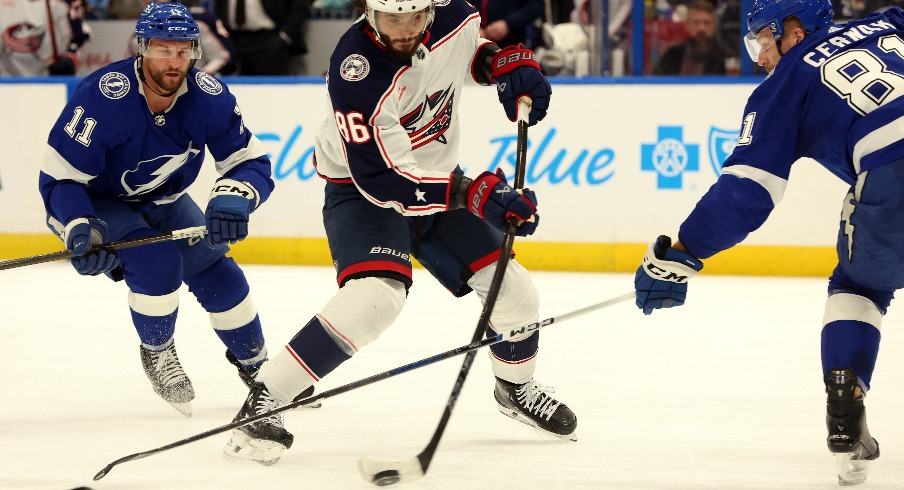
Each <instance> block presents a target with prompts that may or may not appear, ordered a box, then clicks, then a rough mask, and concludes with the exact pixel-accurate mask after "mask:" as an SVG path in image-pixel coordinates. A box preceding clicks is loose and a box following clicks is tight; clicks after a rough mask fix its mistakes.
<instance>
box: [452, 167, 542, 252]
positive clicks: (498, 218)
mask: <svg viewBox="0 0 904 490" xmlns="http://www.w3.org/2000/svg"><path fill="white" fill-rule="evenodd" d="M462 184H467V187H466V188H464V204H465V206H467V208H468V211H471V212H472V213H474V214H476V215H477V216H480V217H481V218H483V219H485V220H487V221H488V222H489V223H490V224H491V225H492V226H493V227H494V228H496V229H497V230H500V231H503V232H504V231H506V230H507V229H508V222H509V218H513V217H514V218H516V219H517V220H518V221H520V222H521V223H520V224H519V225H518V228H517V231H515V234H516V235H518V236H528V235H530V234H531V233H533V232H534V230H536V229H537V225H538V224H539V223H540V215H538V214H537V196H536V194H534V191H532V190H530V189H522V190H521V192H520V193H519V192H518V191H516V190H514V189H512V188H511V187H510V186H509V185H508V182H507V181H506V180H505V174H504V173H503V172H502V169H497V170H496V173H493V172H484V173H482V174H480V175H478V176H477V178H476V179H474V180H473V181H471V180H470V179H468V178H467V177H462Z"/></svg>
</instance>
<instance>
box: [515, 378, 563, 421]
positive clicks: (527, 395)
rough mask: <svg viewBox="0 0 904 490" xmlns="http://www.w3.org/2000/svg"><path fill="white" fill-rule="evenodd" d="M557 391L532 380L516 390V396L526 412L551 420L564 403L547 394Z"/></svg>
mask: <svg viewBox="0 0 904 490" xmlns="http://www.w3.org/2000/svg"><path fill="white" fill-rule="evenodd" d="M555 391H556V389H555V388H553V387H551V386H546V385H542V384H540V383H537V382H536V381H534V380H531V381H528V382H527V383H525V384H524V385H523V386H521V387H520V388H518V389H517V390H515V394H516V395H517V396H518V403H519V404H521V406H523V407H524V408H525V409H526V410H528V411H530V412H533V413H535V414H537V415H538V416H540V417H545V418H546V420H549V419H550V418H551V417H552V414H553V413H555V411H556V409H557V408H559V405H561V404H562V402H560V401H558V400H556V399H555V398H553V397H551V396H549V395H548V394H547V392H549V393H554V392H555Z"/></svg>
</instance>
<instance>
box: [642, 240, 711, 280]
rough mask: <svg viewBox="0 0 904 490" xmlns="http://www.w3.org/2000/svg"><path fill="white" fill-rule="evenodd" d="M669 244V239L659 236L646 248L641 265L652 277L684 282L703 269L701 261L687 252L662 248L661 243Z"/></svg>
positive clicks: (666, 245)
mask: <svg viewBox="0 0 904 490" xmlns="http://www.w3.org/2000/svg"><path fill="white" fill-rule="evenodd" d="M663 238H664V239H665V240H663ZM670 244H671V239H669V238H668V237H666V236H661V237H659V238H658V239H657V240H656V241H654V242H653V243H651V244H650V246H649V247H648V248H647V254H646V255H644V257H643V265H642V266H641V267H642V268H643V271H644V272H645V273H646V274H647V275H648V276H650V277H652V278H653V279H658V280H660V281H668V282H675V283H685V282H687V281H688V279H690V278H692V277H694V276H696V275H697V272H698V271H700V270H701V269H703V262H700V261H699V260H697V259H696V258H694V257H693V256H692V255H691V254H689V253H687V252H682V251H680V250H675V249H666V250H663V245H665V247H668V246H670Z"/></svg>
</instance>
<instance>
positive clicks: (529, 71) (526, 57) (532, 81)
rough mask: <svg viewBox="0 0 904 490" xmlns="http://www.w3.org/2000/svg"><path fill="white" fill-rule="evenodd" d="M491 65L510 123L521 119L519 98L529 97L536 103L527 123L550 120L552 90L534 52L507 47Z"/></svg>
mask: <svg viewBox="0 0 904 490" xmlns="http://www.w3.org/2000/svg"><path fill="white" fill-rule="evenodd" d="M491 63H492V65H493V75H492V80H493V81H494V82H496V91H497V92H498V95H499V102H502V107H503V108H504V109H505V115H506V116H508V118H509V121H513V122H514V121H515V120H516V119H518V99H519V98H521V97H522V96H525V95H526V96H528V97H530V98H531V101H532V105H531V109H530V115H529V116H528V121H527V124H528V125H529V126H533V125H534V124H537V122H538V121H541V120H542V119H543V118H544V117H546V110H547V109H549V96H550V95H551V94H552V87H551V86H550V85H549V80H547V79H546V77H545V76H543V73H541V72H540V64H539V63H537V60H536V58H535V57H534V52H533V51H531V50H529V49H527V48H526V47H524V45H523V44H519V45H517V46H506V47H505V48H502V49H501V50H499V52H497V53H496V54H495V55H494V56H493V60H492V62H491Z"/></svg>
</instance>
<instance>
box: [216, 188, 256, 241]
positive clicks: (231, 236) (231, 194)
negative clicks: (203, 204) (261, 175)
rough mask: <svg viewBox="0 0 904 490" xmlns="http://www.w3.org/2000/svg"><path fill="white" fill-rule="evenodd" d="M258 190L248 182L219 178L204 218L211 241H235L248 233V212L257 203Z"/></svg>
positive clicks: (252, 209) (243, 237) (249, 212)
mask: <svg viewBox="0 0 904 490" xmlns="http://www.w3.org/2000/svg"><path fill="white" fill-rule="evenodd" d="M257 201H258V198H257V191H256V190H255V189H254V187H251V185H250V184H248V183H247V182H240V181H238V180H233V179H222V180H218V181H217V183H216V184H215V185H214V186H213V190H212V191H211V192H210V200H209V201H208V202H207V211H206V212H205V213H204V220H205V222H206V225H207V242H208V243H210V244H211V245H219V244H221V243H226V242H229V243H236V242H238V241H239V240H244V239H245V237H246V236H248V215H250V214H251V211H254V209H255V208H256V207H257Z"/></svg>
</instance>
